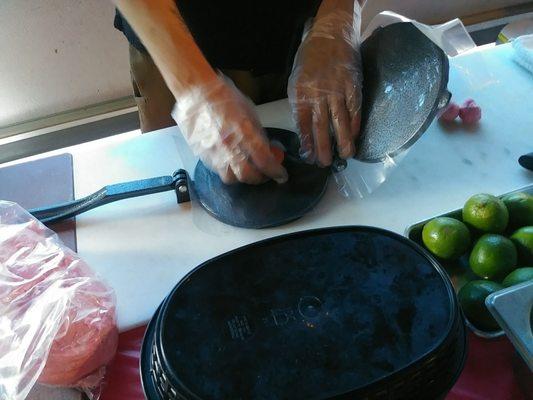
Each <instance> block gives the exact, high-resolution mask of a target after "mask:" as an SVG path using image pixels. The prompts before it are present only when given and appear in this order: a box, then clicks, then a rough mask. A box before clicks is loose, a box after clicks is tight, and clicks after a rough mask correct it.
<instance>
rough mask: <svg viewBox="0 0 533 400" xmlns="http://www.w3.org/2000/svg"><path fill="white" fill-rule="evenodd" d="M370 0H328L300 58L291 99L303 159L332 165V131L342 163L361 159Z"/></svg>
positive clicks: (304, 42)
mask: <svg viewBox="0 0 533 400" xmlns="http://www.w3.org/2000/svg"><path fill="white" fill-rule="evenodd" d="M364 3H365V1H364V0H360V1H354V0H323V1H322V2H321V4H320V7H319V9H318V12H317V15H316V17H315V18H314V22H313V25H312V26H311V28H310V30H309V32H306V33H305V35H304V38H303V40H302V43H301V44H300V47H299V49H298V52H297V54H296V57H295V60H294V65H293V70H292V73H291V76H290V78H289V86H288V95H289V102H290V104H291V108H292V112H293V117H294V120H295V122H296V125H297V128H298V131H299V135H300V142H301V144H302V148H301V153H302V157H303V158H305V159H307V160H308V161H309V162H317V163H318V164H319V165H323V166H327V165H330V164H331V161H332V145H331V141H332V139H331V137H330V128H331V130H332V131H333V132H332V133H333V135H334V138H335V141H336V145H337V150H338V153H339V155H340V156H341V157H342V158H349V157H352V156H353V155H354V154H355V150H356V149H355V141H356V139H357V135H358V134H359V128H360V123H361V116H360V109H361V104H362V98H361V87H362V79H363V76H362V66H361V58H360V51H359V41H360V25H361V7H362V6H363V4H364Z"/></svg>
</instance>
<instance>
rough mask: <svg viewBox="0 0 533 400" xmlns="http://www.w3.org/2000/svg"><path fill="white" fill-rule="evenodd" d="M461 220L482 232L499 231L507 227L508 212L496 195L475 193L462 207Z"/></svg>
mask: <svg viewBox="0 0 533 400" xmlns="http://www.w3.org/2000/svg"><path fill="white" fill-rule="evenodd" d="M463 221H464V222H465V223H467V224H468V225H471V226H473V227H474V228H476V229H479V230H480V231H482V232H488V233H501V232H503V231H504V230H505V228H506V227H507V222H508V221H509V212H508V211H507V208H506V207H505V204H504V203H503V201H501V200H500V199H499V198H497V197H496V196H493V195H491V194H483V193H482V194H476V195H474V196H472V197H470V198H469V199H468V200H467V201H466V203H465V205H464V207H463Z"/></svg>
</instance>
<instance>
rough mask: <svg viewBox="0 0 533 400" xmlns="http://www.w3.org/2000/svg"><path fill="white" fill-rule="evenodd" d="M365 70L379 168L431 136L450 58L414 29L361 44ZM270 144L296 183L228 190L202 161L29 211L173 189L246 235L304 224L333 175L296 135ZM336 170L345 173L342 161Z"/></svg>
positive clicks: (369, 140) (367, 121)
mask: <svg viewBox="0 0 533 400" xmlns="http://www.w3.org/2000/svg"><path fill="white" fill-rule="evenodd" d="M361 49H362V59H363V67H364V84H363V107H362V122H361V133H360V137H359V140H358V144H357V146H356V147H357V154H356V156H355V158H357V159H359V160H360V161H364V162H379V161H382V160H384V159H386V158H387V157H392V156H395V155H397V154H398V153H400V152H401V151H404V150H405V149H406V148H408V147H409V146H411V145H412V144H413V143H414V142H415V141H416V140H417V139H418V138H419V137H420V136H421V135H422V133H423V132H424V131H425V130H426V129H427V127H428V126H429V124H430V123H431V121H432V120H433V118H434V117H435V116H436V114H437V112H438V111H439V110H440V109H442V108H444V107H445V106H446V104H447V103H448V101H449V98H450V94H449V92H448V91H447V90H446V85H447V82H448V68H449V67H448V59H447V57H446V55H445V54H444V52H443V51H442V50H441V49H440V48H439V47H438V46H436V45H435V44H434V43H433V42H432V41H431V40H429V39H428V38H427V37H426V36H425V35H424V34H422V33H421V32H420V31H419V30H418V29H417V28H416V27H415V26H414V25H412V24H411V23H397V24H393V25H389V26H387V27H384V28H380V29H378V30H376V31H375V32H374V33H373V34H372V36H370V37H369V38H368V39H367V40H365V41H364V42H363V44H362V48H361ZM266 132H267V135H268V136H269V138H270V139H271V140H277V141H279V142H281V143H282V144H283V146H284V147H285V149H286V150H287V152H286V157H285V161H284V165H285V167H286V168H287V171H288V174H289V181H288V182H287V183H285V184H283V185H278V184H277V183H275V182H272V181H271V182H267V183H265V184H263V185H258V186H254V185H246V184H235V185H224V184H223V183H222V181H221V180H220V179H219V177H218V176H217V175H216V174H214V173H213V172H211V171H209V170H208V169H207V168H206V167H205V166H204V165H203V164H202V163H201V162H199V163H198V164H197V165H196V168H195V170H194V173H193V177H194V179H193V180H191V179H190V177H189V176H188V174H187V171H184V170H179V171H176V172H175V173H174V175H173V176H161V177H157V178H152V179H144V180H140V181H133V182H126V183H121V184H116V185H109V186H106V187H104V188H102V189H101V190H99V191H98V192H96V193H93V194H92V195H89V196H87V197H85V198H82V199H78V200H74V201H72V202H69V203H65V204H60V205H57V206H53V207H46V208H41V209H35V210H30V212H31V213H32V214H33V215H34V216H35V217H36V218H38V219H40V220H41V221H42V222H55V221H58V220H61V219H66V218H71V217H73V216H75V215H78V214H80V213H82V212H85V211H87V210H90V209H92V208H95V207H98V206H101V205H103V204H107V203H110V202H114V201H117V200H121V199H125V198H129V197H137V196H143V195H147V194H151V193H158V192H163V191H169V190H174V191H175V192H176V195H177V200H178V203H182V202H186V201H189V200H190V196H191V193H192V194H194V195H195V196H196V198H197V199H198V201H199V203H200V204H201V205H202V207H203V208H204V209H205V210H206V211H207V212H208V213H210V214H211V215H212V216H214V217H215V218H217V219H218V220H220V221H222V222H224V223H226V224H229V225H234V226H237V227H242V228H268V227H273V226H277V225H282V224H286V223H288V222H291V221H293V220H295V219H297V218H300V217H302V216H303V215H304V214H305V213H307V212H308V211H309V210H311V209H312V208H313V207H314V206H315V205H316V204H317V203H318V202H319V201H320V199H321V197H322V195H323V194H324V192H325V190H326V185H327V181H328V175H329V173H330V172H331V169H329V168H324V169H320V168H317V167H316V166H312V165H308V164H305V163H303V162H302V161H300V160H299V158H298V148H299V142H298V140H297V138H296V135H295V134H294V133H293V132H290V131H286V130H283V129H275V128H266ZM336 161H337V162H335V163H334V166H333V169H334V170H340V169H343V167H344V166H346V161H345V160H340V159H338V158H337V160H336Z"/></svg>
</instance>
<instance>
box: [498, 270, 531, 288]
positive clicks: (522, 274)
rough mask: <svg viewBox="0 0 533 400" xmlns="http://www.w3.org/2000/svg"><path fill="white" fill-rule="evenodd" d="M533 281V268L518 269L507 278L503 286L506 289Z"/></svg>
mask: <svg viewBox="0 0 533 400" xmlns="http://www.w3.org/2000/svg"><path fill="white" fill-rule="evenodd" d="M527 281H533V267H524V268H517V269H515V270H514V271H513V272H511V273H510V274H509V275H507V276H506V277H505V279H504V280H503V282H502V285H503V286H505V287H509V286H514V285H518V284H519V283H522V282H527Z"/></svg>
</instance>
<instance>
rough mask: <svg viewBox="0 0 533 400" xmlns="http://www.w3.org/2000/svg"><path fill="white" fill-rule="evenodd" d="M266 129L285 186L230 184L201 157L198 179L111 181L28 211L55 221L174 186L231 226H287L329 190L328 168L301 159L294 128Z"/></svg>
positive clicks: (181, 175)
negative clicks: (277, 149) (277, 148)
mask: <svg viewBox="0 0 533 400" xmlns="http://www.w3.org/2000/svg"><path fill="white" fill-rule="evenodd" d="M265 130H266V132H267V135H268V137H269V139H270V140H273V141H277V142H279V143H280V144H281V145H282V146H283V147H284V148H285V151H286V152H285V159H284V161H283V165H284V166H285V168H286V169H287V172H288V174H289V180H288V181H287V182H286V183H284V184H278V183H276V182H274V181H269V182H266V183H264V184H262V185H246V184H235V185H226V184H224V183H223V182H222V181H221V180H220V178H219V176H218V175H217V174H215V173H214V172H212V171H210V170H209V169H208V168H206V167H205V165H204V164H203V163H202V162H201V161H198V163H197V165H196V167H195V170H194V179H190V178H189V176H188V174H187V171H185V170H183V169H180V170H178V171H176V172H175V173H174V174H173V175H172V176H160V177H157V178H150V179H142V180H138V181H132V182H125V183H118V184H114V185H108V186H105V187H104V188H102V189H100V190H99V191H97V192H95V193H93V194H91V195H89V196H87V197H84V198H82V199H78V200H74V201H70V202H67V203H64V204H60V205H57V206H53V207H45V208H40V209H33V210H30V213H31V214H32V215H33V216H34V217H36V218H37V219H39V220H40V221H42V222H45V223H51V222H55V221H59V220H62V219H67V218H71V217H73V216H75V215H78V214H81V213H83V212H85V211H88V210H91V209H93V208H96V207H99V206H101V205H104V204H108V203H111V202H114V201H118V200H122V199H126V198H131V197H138V196H144V195H147V194H153V193H159V192H165V191H170V190H173V191H175V192H176V197H177V201H178V203H184V202H188V201H190V199H191V194H192V193H193V194H194V196H195V198H197V199H198V202H199V203H200V204H201V205H202V207H203V208H204V209H205V210H206V211H207V212H208V213H209V214H211V215H212V216H213V217H215V218H216V219H218V220H220V221H222V222H224V223H226V224H229V225H233V226H238V227H242V228H267V227H271V226H277V225H282V224H286V223H288V222H290V221H293V220H295V219H297V218H300V217H301V216H303V215H304V214H305V213H306V212H308V211H309V210H310V209H312V208H313V207H314V206H315V205H316V204H317V203H318V201H319V200H320V198H321V197H322V195H323V194H324V192H325V190H326V185H327V180H328V175H329V171H330V170H329V169H327V168H319V167H317V166H315V165H310V164H306V163H304V162H303V161H300V160H299V158H298V155H297V154H298V149H299V141H298V138H297V137H296V135H295V134H294V133H293V132H290V131H287V130H284V129H277V128H266V129H265Z"/></svg>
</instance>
